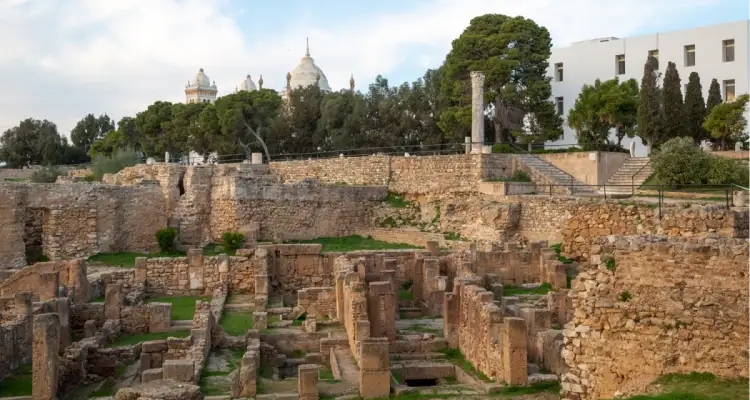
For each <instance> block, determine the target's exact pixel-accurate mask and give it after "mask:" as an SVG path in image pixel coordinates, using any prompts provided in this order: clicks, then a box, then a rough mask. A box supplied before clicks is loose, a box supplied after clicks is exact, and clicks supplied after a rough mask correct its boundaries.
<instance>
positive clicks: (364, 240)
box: [288, 235, 423, 252]
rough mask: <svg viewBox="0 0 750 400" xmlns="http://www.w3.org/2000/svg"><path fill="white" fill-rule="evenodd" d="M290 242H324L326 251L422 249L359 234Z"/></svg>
mask: <svg viewBox="0 0 750 400" xmlns="http://www.w3.org/2000/svg"><path fill="white" fill-rule="evenodd" d="M288 243H298V244H322V245H323V251H324V252H347V251H355V250H393V249H422V248H423V247H421V246H413V245H410V244H406V243H391V242H384V241H381V240H375V239H373V238H372V237H371V236H368V237H362V236H359V235H352V236H343V237H321V238H317V239H310V240H294V241H289V242H288Z"/></svg>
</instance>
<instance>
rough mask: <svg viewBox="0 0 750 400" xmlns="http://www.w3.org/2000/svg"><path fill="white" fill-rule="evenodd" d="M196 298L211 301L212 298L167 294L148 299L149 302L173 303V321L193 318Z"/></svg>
mask: <svg viewBox="0 0 750 400" xmlns="http://www.w3.org/2000/svg"><path fill="white" fill-rule="evenodd" d="M196 300H202V301H211V298H210V297H207V296H174V297H171V296H167V297H152V298H150V299H148V302H149V303H170V304H172V321H183V320H192V319H193V316H194V315H195V301H196Z"/></svg>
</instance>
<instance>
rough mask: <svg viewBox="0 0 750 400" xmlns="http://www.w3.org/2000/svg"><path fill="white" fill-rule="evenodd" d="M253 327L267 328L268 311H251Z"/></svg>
mask: <svg viewBox="0 0 750 400" xmlns="http://www.w3.org/2000/svg"><path fill="white" fill-rule="evenodd" d="M253 329H259V330H260V329H268V313H267V312H265V311H256V312H254V313H253Z"/></svg>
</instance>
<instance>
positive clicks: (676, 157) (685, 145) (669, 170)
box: [652, 137, 748, 186]
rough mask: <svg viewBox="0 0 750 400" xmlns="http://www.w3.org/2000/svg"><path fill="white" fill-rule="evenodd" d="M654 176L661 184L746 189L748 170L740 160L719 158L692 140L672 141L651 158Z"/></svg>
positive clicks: (676, 139)
mask: <svg viewBox="0 0 750 400" xmlns="http://www.w3.org/2000/svg"><path fill="white" fill-rule="evenodd" d="M652 160H653V161H652V165H653V169H654V177H655V179H656V181H657V182H658V183H660V184H664V185H670V186H679V185H705V184H709V185H725V184H730V183H735V184H739V185H743V186H746V185H747V183H748V171H747V168H746V167H743V166H742V164H741V163H740V162H738V161H737V160H733V159H729V158H724V157H718V156H715V155H713V154H710V153H707V152H705V151H703V150H702V149H701V148H700V147H698V146H696V145H695V143H694V142H693V139H692V138H688V137H680V138H674V139H670V140H668V141H667V142H665V143H664V144H662V145H661V147H660V148H659V151H658V152H657V153H656V154H654V156H653V158H652Z"/></svg>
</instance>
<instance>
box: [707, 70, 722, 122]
mask: <svg viewBox="0 0 750 400" xmlns="http://www.w3.org/2000/svg"><path fill="white" fill-rule="evenodd" d="M723 101H724V100H722V98H721V87H720V86H719V81H718V80H717V79H716V78H714V79H711V85H710V86H709V87H708V98H706V115H708V114H709V113H711V110H713V109H714V107H716V106H718V105H719V104H721V103H722V102H723Z"/></svg>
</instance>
